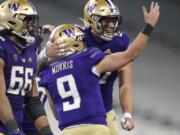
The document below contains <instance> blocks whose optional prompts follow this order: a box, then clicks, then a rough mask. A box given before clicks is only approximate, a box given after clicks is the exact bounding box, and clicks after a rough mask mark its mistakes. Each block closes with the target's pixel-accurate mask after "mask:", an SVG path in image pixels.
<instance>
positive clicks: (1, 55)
mask: <svg viewBox="0 0 180 135" xmlns="http://www.w3.org/2000/svg"><path fill="white" fill-rule="evenodd" d="M6 54H7V53H6V50H5V48H4V47H3V46H2V42H0V58H1V59H3V60H4V61H5V60H6V59H7V58H6V57H7V55H6Z"/></svg>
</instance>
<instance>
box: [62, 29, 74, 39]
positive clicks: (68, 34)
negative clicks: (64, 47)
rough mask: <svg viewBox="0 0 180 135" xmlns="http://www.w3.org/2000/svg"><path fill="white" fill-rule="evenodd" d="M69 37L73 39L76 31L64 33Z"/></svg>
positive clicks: (68, 30) (70, 30) (69, 30)
mask: <svg viewBox="0 0 180 135" xmlns="http://www.w3.org/2000/svg"><path fill="white" fill-rule="evenodd" d="M64 32H65V33H66V35H67V36H68V37H72V36H74V35H75V31H74V29H67V30H65V31H64Z"/></svg>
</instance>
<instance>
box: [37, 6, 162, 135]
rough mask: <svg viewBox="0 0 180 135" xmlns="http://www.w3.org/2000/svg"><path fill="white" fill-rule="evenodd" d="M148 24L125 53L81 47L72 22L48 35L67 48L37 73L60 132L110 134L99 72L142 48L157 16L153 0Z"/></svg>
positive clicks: (117, 65)
mask: <svg viewBox="0 0 180 135" xmlns="http://www.w3.org/2000/svg"><path fill="white" fill-rule="evenodd" d="M144 18H145V22H146V23H147V24H146V26H145V28H144V30H143V31H142V32H140V33H139V34H138V36H137V37H136V38H135V40H134V41H133V42H132V43H131V46H130V47H129V48H128V49H127V50H126V51H124V52H116V53H112V54H110V55H106V56H104V53H103V52H101V51H100V50H99V49H97V48H94V47H90V48H88V49H87V48H86V47H85V46H84V42H83V40H84V38H83V36H84V33H83V32H82V31H81V30H80V29H79V28H78V27H77V26H74V25H70V24H65V25H60V26H58V27H57V28H55V29H54V31H53V32H52V34H51V38H50V39H51V41H52V42H56V43H57V44H58V43H62V41H64V42H66V49H67V50H69V51H68V53H66V56H64V58H63V59H57V60H56V61H54V62H53V63H51V64H50V65H49V66H47V67H46V68H45V69H44V70H42V72H41V73H40V78H41V81H40V84H41V85H42V86H43V87H45V88H47V89H48V92H49V94H50V96H51V100H52V101H53V103H54V108H55V112H56V114H57V119H58V121H59V128H60V129H61V130H62V134H63V135H81V134H82V135H83V134H86V135H97V134H98V135H106V134H107V135H110V132H109V130H108V128H107V127H106V126H105V125H106V117H105V115H106V112H105V109H104V105H103V99H102V97H101V92H100V86H99V77H100V74H102V73H104V72H108V71H114V70H117V69H118V68H121V67H122V66H124V65H126V64H128V63H129V62H131V61H133V60H134V59H135V58H136V57H137V56H138V55H139V53H140V52H141V51H142V49H143V48H144V46H145V44H146V43H147V41H148V38H149V35H150V33H151V31H152V29H153V27H154V26H155V24H156V23H157V21H158V18H159V5H158V3H155V4H154V3H152V5H151V10H150V12H149V13H148V12H147V11H146V9H145V8H144Z"/></svg>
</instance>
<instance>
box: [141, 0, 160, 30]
mask: <svg viewBox="0 0 180 135" xmlns="http://www.w3.org/2000/svg"><path fill="white" fill-rule="evenodd" d="M159 9H160V6H159V5H158V2H154V1H153V2H151V6H150V11H149V12H147V9H146V7H143V13H144V20H145V22H146V23H149V24H150V25H152V26H153V27H154V26H155V25H156V23H157V21H158V19H159V15H160V11H159Z"/></svg>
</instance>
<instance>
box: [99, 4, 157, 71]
mask: <svg viewBox="0 0 180 135" xmlns="http://www.w3.org/2000/svg"><path fill="white" fill-rule="evenodd" d="M159 8H160V7H159V5H158V3H157V2H156V3H154V2H152V3H151V7H150V11H149V12H147V10H146V8H145V7H143V13H144V20H145V23H146V26H145V28H144V29H143V31H142V32H140V33H139V34H138V36H137V37H136V38H135V39H134V40H133V42H132V44H131V45H130V47H129V48H128V50H127V51H125V52H118V53H113V54H111V55H107V56H106V57H105V58H104V59H103V60H102V61H101V62H100V63H99V64H98V65H96V70H97V72H98V73H103V72H107V71H114V70H116V69H118V68H120V67H123V66H124V65H126V64H128V63H129V62H131V61H133V60H134V59H135V58H136V57H137V56H138V55H139V54H140V52H141V51H142V50H143V49H144V47H145V45H146V44H147V41H148V39H149V36H150V33H151V31H152V29H153V28H154V27H155V25H156V23H157V21H158V19H159V15H160V12H159Z"/></svg>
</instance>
